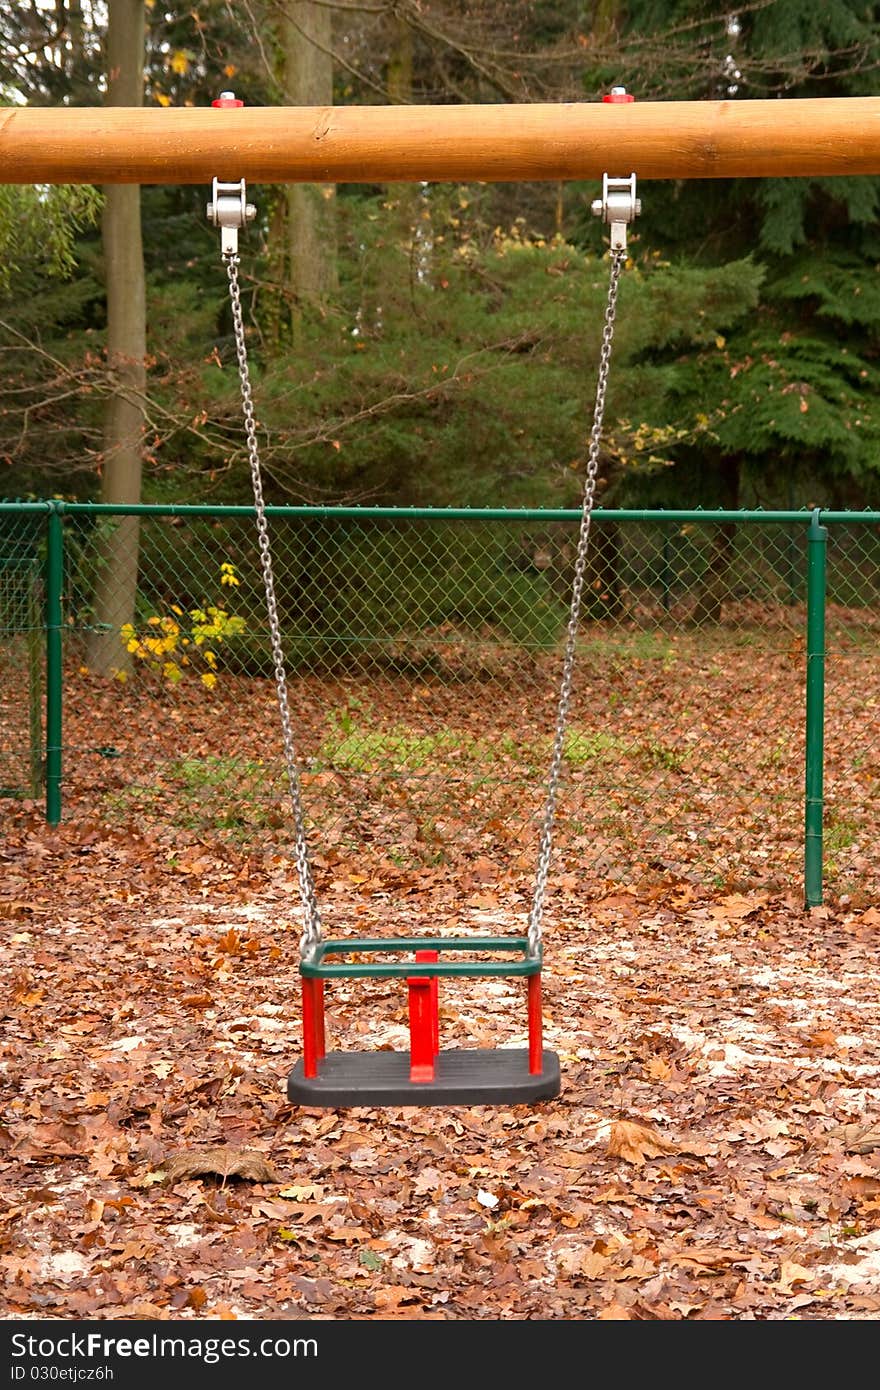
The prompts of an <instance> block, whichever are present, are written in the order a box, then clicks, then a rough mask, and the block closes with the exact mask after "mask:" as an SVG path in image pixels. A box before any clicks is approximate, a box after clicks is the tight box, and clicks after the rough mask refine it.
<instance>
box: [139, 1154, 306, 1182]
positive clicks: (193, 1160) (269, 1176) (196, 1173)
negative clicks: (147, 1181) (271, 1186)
mask: <svg viewBox="0 0 880 1390" xmlns="http://www.w3.org/2000/svg"><path fill="white" fill-rule="evenodd" d="M161 1167H162V1169H163V1170H164V1173H165V1185H166V1187H172V1186H173V1185H174V1184H175V1183H178V1182H185V1181H186V1180H187V1178H199V1177H211V1178H223V1180H224V1181H225V1180H226V1179H227V1178H243V1179H244V1180H245V1181H246V1182H270V1183H277V1182H280V1181H281V1179H280V1178H279V1176H278V1173H277V1171H276V1169H275V1168H274V1167H273V1165H272V1164H271V1163H270V1162H269V1160H268V1159H267V1158H265V1156H264V1155H263V1154H261V1153H254V1152H253V1151H252V1150H248V1149H234V1148H232V1147H231V1146H226V1145H222V1144H221V1145H218V1146H217V1147H216V1148H211V1149H202V1151H201V1152H200V1153H198V1152H188V1151H181V1152H179V1153H175V1154H172V1155H171V1156H170V1157H169V1158H167V1159H165V1160H164V1161H163V1163H162V1165H161Z"/></svg>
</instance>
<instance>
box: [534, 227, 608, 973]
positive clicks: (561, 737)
mask: <svg viewBox="0 0 880 1390" xmlns="http://www.w3.org/2000/svg"><path fill="white" fill-rule="evenodd" d="M625 262H626V251H625V250H623V251H612V252H611V279H610V281H609V285H608V302H607V304H606V306H605V324H604V327H603V329H602V348H601V351H600V353H599V378H598V382H597V384H596V405H595V408H594V410H593V427H592V429H591V430H590V446H589V451H588V454H587V477H586V481H585V483H584V500H583V509H582V511H581V526H580V533H579V536H578V546H577V555H576V558H575V565H574V581H573V583H572V590H571V611H570V614H569V619H568V632H567V633H566V637H565V654H564V656H563V658H562V679H561V681H560V686H559V704H558V706H557V712H556V733H555V735H554V739H553V752H552V755H551V757H550V771H549V773H548V775H547V798H546V801H545V802H544V816H543V819H542V822H541V840H540V847H539V850H538V868H537V872H536V875H535V890H534V897H533V898H532V907H531V911H530V913H529V933H528V937H529V955H530V956H537V955H538V954H539V952H540V949H541V927H542V923H543V920H544V900H545V898H546V896H547V880H548V878H549V876H550V857H551V854H552V852H553V824H554V821H555V820H556V801H557V796H558V792H559V779H560V776H561V773H562V755H563V751H564V748H565V731H566V726H567V724H568V711H569V706H570V705H571V690H572V681H573V678H574V658H575V649H576V646H577V634H578V626H579V624H580V617H581V604H582V602H583V595H584V579H585V577H586V568H587V551H588V548H589V543H590V522H591V520H592V516H593V503H594V500H595V496H596V478H597V476H598V473H599V449H600V446H601V443H602V422H603V420H604V417H605V397H606V395H607V393H608V371H609V368H610V366H611V348H612V345H613V342H614V320H615V315H616V313H617V290H618V286H619V283H620V272H621V270H622V269H623V266H624V264H625Z"/></svg>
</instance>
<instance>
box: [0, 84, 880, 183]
mask: <svg viewBox="0 0 880 1390" xmlns="http://www.w3.org/2000/svg"><path fill="white" fill-rule="evenodd" d="M606 171H607V172H610V173H612V174H628V173H630V172H631V171H635V173H637V174H638V175H639V177H640V178H641V179H719V178H786V177H794V176H798V177H810V176H814V177H818V176H824V175H828V174H880V97H826V98H811V99H809V100H790V101H785V100H776V101H720V102H713V101H670V102H651V101H646V102H638V101H636V102H633V103H632V104H631V105H626V104H621V105H611V104H603V103H601V102H592V103H578V104H555V105H549V104H534V105H497V106H332V107H278V106H271V107H270V106H264V107H243V108H241V109H234V110H228V109H227V110H221V109H217V110H215V109H212V108H195V107H187V108H182V109H171V108H168V109H159V108H157V109H155V110H153V109H148V110H139V109H134V108H131V109H120V108H115V109H114V108H107V107H100V106H95V107H77V108H67V107H65V108H61V109H47V108H40V107H11V108H5V109H3V110H2V111H0V182H3V183H204V184H209V183H210V182H211V179H212V178H213V177H214V176H215V175H217V176H218V177H220V178H224V179H236V178H247V179H249V180H253V181H256V182H260V183H311V182H321V183H386V182H398V183H399V182H413V181H417V180H420V179H426V180H429V181H431V182H455V181H459V180H460V181H462V182H469V181H470V182H478V181H483V182H487V183H492V182H503V181H518V180H531V179H595V178H598V177H599V176H600V175H601V174H602V173H603V172H606Z"/></svg>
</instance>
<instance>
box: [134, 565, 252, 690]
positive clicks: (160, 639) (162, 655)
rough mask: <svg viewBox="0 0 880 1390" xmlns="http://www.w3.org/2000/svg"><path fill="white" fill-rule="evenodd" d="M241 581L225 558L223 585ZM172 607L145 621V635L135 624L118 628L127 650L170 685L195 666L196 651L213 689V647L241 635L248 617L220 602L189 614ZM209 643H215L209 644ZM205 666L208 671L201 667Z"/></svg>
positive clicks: (208, 685)
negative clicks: (234, 612)
mask: <svg viewBox="0 0 880 1390" xmlns="http://www.w3.org/2000/svg"><path fill="white" fill-rule="evenodd" d="M240 583H241V581H240V580H239V578H238V576H237V574H236V572H235V566H234V565H233V564H230V562H229V561H228V560H224V562H223V563H222V564H221V566H220V584H221V586H224V587H226V588H237V587H239V585H240ZM170 607H171V612H170V613H165V614H160V613H153V614H151V615H150V617H149V618H147V621H146V627H147V629H148V631H147V632H144V633H143V634H141V633H139V632H138V631H137V629H136V628H135V626H134V624H133V623H124V624H123V625H122V627H121V628H120V629H119V636H120V638H121V640H122V642H123V643H124V644H125V650H126V651H127V652H128V653H129V655H130V656H133V657H135V658H136V659H137V660H138V661H140V662H143V663H144V665H146V666H147V667H148V668H149V669H150V670H151V671H153V672H155V674H156V675H158V676H161V677H162V679H163V680H164V681H165V682H167V683H168V684H169V685H177V684H178V683H179V682H180V681H182V680H183V678H184V675H185V670H184V668H185V667H188V668H190V669H192V667H193V659H194V658H195V657H196V653H197V656H198V660H197V661H196V669H198V674H199V677H200V679H201V683H202V685H203V686H204V688H205V689H206V690H213V689H214V686H215V685H216V684H217V674H216V668H217V653H216V651H214V649H213V647H214V646H219V645H221V644H222V643H223V642H225V641H227V640H228V639H229V638H230V637H237V636H240V634H241V633H242V632H244V631H245V628H246V626H247V625H246V622H245V619H244V618H239V617H236V616H234V615H233V614H230V613H229V612H228V611H227V610H226V609H225V608H221V607H219V606H218V605H217V604H207V605H206V606H205V607H204V608H192V609H190V611H189V614H185V613H184V612H183V609H182V608H180V607H178V605H177V604H171V605H170ZM187 618H188V619H189V621H188V622H187ZM208 643H212V644H213V646H208V645H206V644H208ZM194 649H195V650H194ZM202 666H204V667H207V670H204V669H199V668H200V667H202ZM124 678H125V677H124V675H120V676H119V679H124Z"/></svg>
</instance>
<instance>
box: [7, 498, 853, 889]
mask: <svg viewBox="0 0 880 1390" xmlns="http://www.w3.org/2000/svg"><path fill="white" fill-rule="evenodd" d="M61 511H62V514H63V528H61V527H60V526H59V534H61V537H62V539H61V542H60V543H62V544H63V548H64V583H63V605H62V611H63V617H62V631H63V636H64V738H63V777H64V781H63V789H64V804H65V807H66V814H68V815H83V814H86V813H88V814H89V815H92V816H95V815H97V816H99V817H101V818H103V819H108V818H109V819H110V820H116V821H118V822H120V823H125V822H129V823H138V824H144V823H146V822H149V823H151V824H152V825H153V827H154V829H155V831H156V833H158V834H160V835H161V836H162V837H164V838H166V839H167V840H168V842H169V844H171V843H173V844H176V845H179V844H181V843H183V842H185V841H187V840H188V839H189V840H192V839H193V838H195V839H197V840H202V841H204V840H205V839H210V840H212V841H217V840H220V841H222V840H226V841H228V842H232V843H235V844H236V845H239V846H244V847H246V846H249V845H254V846H256V845H260V844H266V845H268V844H271V843H274V842H278V843H284V842H285V840H286V837H287V836H288V833H289V829H290V817H289V812H288V807H287V803H286V798H285V783H284V778H283V759H282V756H281V748H280V738H279V732H278V720H277V714H276V708H275V693H274V685H273V682H272V679H271V664H270V652H269V641H268V633H267V630H266V620H265V614H264V608H263V591H262V583H261V576H260V571H259V562H258V557H257V551H256V546H255V540H254V529H253V515H252V512H251V511H250V510H249V509H246V508H226V509H214V510H211V509H206V508H195V507H193V508H188V507H184V508H176V509H175V508H170V507H169V508H164V509H163V508H142V509H140V514H139V515H138V516H137V517H132V516H131V515H129V516H126V517H124V518H121V517H120V516H119V515H115V514H113V512H112V509H107V508H99V507H89V506H86V505H79V506H70V507H67V508H62V509H61ZM821 520H822V523H823V526H822V527H819V526H818V524H817V522H816V519H815V518H813V524H812V526H811V524H810V523H811V517H810V515H809V514H799V513H712V514H709V513H706V514H701V513H694V512H687V513H686V512H678V513H673V512H665V513H650V512H640V513H633V512H610V511H605V512H599V513H597V515H596V518H595V523H594V530H593V537H592V552H591V569H590V573H589V577H588V594H589V599H588V602H587V604H586V611H585V614H584V621H583V626H582V629H581V636H580V641H579V656H578V672H577V677H576V692H575V698H574V702H573V706H572V715H571V723H570V728H569V733H568V738H567V742H566V750H565V763H566V770H565V778H564V788H563V794H562V799H561V803H560V815H559V837H558V844H559V860H560V862H561V864H562V865H563V867H564V869H565V871H567V872H574V873H579V872H590V873H597V872H598V873H600V874H602V875H603V876H606V877H609V878H616V879H620V880H628V879H632V878H634V877H644V876H645V875H654V876H658V875H659V876H661V877H662V876H663V875H664V874H665V875H667V876H669V875H672V876H675V877H677V878H680V879H683V880H688V879H693V880H700V881H703V882H705V881H709V882H715V883H717V884H718V885H719V886H727V887H729V888H730V889H731V890H732V891H736V890H737V889H738V888H740V887H746V886H754V885H755V884H760V885H767V886H783V885H785V886H788V887H792V886H794V885H796V884H797V883H798V882H799V880H800V873H801V869H800V865H801V862H802V859H803V854H804V768H805V759H806V756H807V718H806V714H805V673H806V671H807V669H808V665H809V662H813V663H816V662H819V663H821V661H822V658H823V650H824V646H825V645H827V652H828V662H827V681H825V683H824V686H825V689H826V691H827V719H826V737H825V753H824V763H823V759H822V750H821V729H822V710H821V695H822V692H823V682H822V680H821V670H820V669H819V667H817V666H816V665H814V666H813V667H812V669H813V671H814V674H815V673H816V672H817V671H818V673H819V676H820V679H819V682H818V684H816V682H815V681H814V685H813V697H812V699H813V709H812V712H811V716H810V717H811V720H812V725H811V732H810V740H811V745H812V752H813V755H814V756H813V762H814V768H813V786H812V799H813V801H814V803H817V804H818V815H819V817H820V820H819V833H820V835H821V796H822V785H821V779H822V771H823V767H824V771H825V775H826V783H827V785H826V807H825V855H826V860H825V863H826V878H827V880H830V881H833V883H834V885H835V887H837V888H838V889H840V890H841V891H843V890H844V889H846V890H847V891H851V892H857V891H867V890H868V886H869V884H873V882H874V881H875V879H876V876H877V875H876V859H877V856H876V854H875V851H874V848H873V846H874V843H875V840H876V836H875V834H874V829H875V827H874V824H873V814H874V812H873V806H874V803H875V801H876V795H875V793H876V787H877V780H878V776H880V763H878V760H880V738H878V733H880V728H878V719H880V703H878V699H880V697H878V694H877V678H876V674H875V667H876V662H875V655H874V646H875V640H876V631H877V626H878V622H880V516H875V515H873V514H871V515H870V516H869V515H865V516H861V515H853V516H848V515H845V514H835V515H832V514H827V513H826V514H823V516H822V518H821ZM7 521H8V517H7ZM577 521H578V518H577V516H576V514H574V513H569V512H546V511H545V512H506V511H491V512H490V511H481V512H476V511H475V512H467V511H454V510H447V511H442V512H438V511H433V512H419V511H414V510H413V511H405V510H398V511H390V510H382V509H344V508H343V509H320V508H312V509H307V508H286V509H285V508H276V509H272V514H271V531H272V540H273V548H274V554H275V569H276V582H277V586H278V591H279V604H280V609H281V618H282V625H283V629H284V644H285V649H286V653H287V660H288V666H289V671H290V677H291V703H292V710H293V715H294V723H295V728H296V733H297V743H298V752H299V755H300V760H301V766H302V769H303V784H304V793H305V799H306V806H307V812H308V815H309V818H310V822H311V831H312V839H313V843H314V845H315V847H316V849H317V851H318V853H319V854H320V855H322V856H323V857H324V858H325V859H327V858H329V859H330V861H331V862H332V861H333V860H334V859H338V860H339V861H340V862H342V861H344V862H345V863H346V864H347V865H349V866H350V865H351V864H352V862H354V861H355V860H359V862H360V863H361V864H362V866H363V872H364V873H367V874H369V872H370V869H371V866H372V865H375V864H376V863H377V862H378V861H379V860H384V861H389V860H390V861H392V862H393V863H395V864H396V865H398V866H399V867H400V870H401V872H402V873H405V872H406V870H407V869H408V868H409V867H411V866H413V865H415V864H420V865H431V864H434V865H437V866H438V868H439V867H442V868H443V871H444V872H446V871H449V870H457V869H461V870H462V871H463V872H464V871H465V870H466V871H467V872H468V873H469V874H470V875H471V876H472V877H473V875H474V873H476V880H475V881H479V874H480V870H479V868H477V869H476V870H475V869H474V865H475V864H476V865H479V863H480V861H481V859H483V860H486V859H487V860H489V861H490V862H491V863H492V864H507V865H514V866H516V867H522V868H526V867H528V866H529V865H530V864H531V863H532V862H533V859H534V856H535V854H536V849H537V824H538V819H539V815H540V810H541V805H542V798H543V791H544V778H545V774H546V768H547V763H548V760H549V755H550V747H551V739H552V732H553V727H554V718H555V702H556V698H557V685H558V677H559V659H560V648H561V642H562V638H563V635H564V628H565V622H566V616H567V606H568V597H569V589H570V583H571V574H572V564H573V558H574V547H575V543H576V535H577ZM29 524H32V523H30V522H29ZM826 525H827V530H828V537H829V538H828V540H827V543H826V540H825V527H826ZM40 544H43V540H42V537H41V539H40ZM811 545H812V546H814V547H815V553H814V558H815V555H819V561H818V562H817V563H818V567H816V566H814V574H815V576H818V580H819V581H821V582H814V583H813V585H812V589H811V595H812V599H811V602H812V605H813V609H814V613H813V627H812V637H809V635H808V624H807V591H808V583H807V571H808V560H807V554H808V551H809V550H810V547H811ZM826 551H827V567H826V563H825V557H826ZM826 569H827V590H828V602H827V609H826V608H825V605H824V602H823V596H822V592H821V590H822V587H823V584H824V582H825V578H826ZM135 580H136V588H134V584H135ZM129 589H130V590H131V593H130V594H129V592H128V590H129ZM16 592H18V591H17V590H16ZM35 592H38V590H36V589H35ZM817 606H818V609H819V612H818V626H817V616H816V611H815V610H816V609H817ZM29 630H30V629H29ZM823 631H824V641H823ZM817 634H818V637H817ZM810 643H812V650H811V651H808V646H809V645H810ZM2 647H3V660H4V663H5V666H6V668H7V670H9V669H10V668H11V669H12V670H13V672H14V673H15V674H14V675H13V677H12V678H11V679H7V680H6V682H5V683H4V688H5V691H6V698H5V704H4V709H3V725H2V731H0V740H2V745H3V750H4V751H3V756H4V757H8V758H11V759H13V760H16V759H17V765H20V766H22V767H23V768H25V769H28V768H31V767H32V766H33V763H32V761H31V753H30V748H31V744H30V742H29V739H28V736H27V735H26V731H27V730H28V729H29V728H30V729H32V728H33V724H32V719H31V715H30V714H29V713H28V710H29V708H30V707H29V705H28V699H29V694H28V692H29V691H30V690H31V689H32V688H33V685H32V680H31V677H30V676H29V675H28V674H27V672H28V670H30V669H31V668H30V667H29V666H28V662H29V661H30V660H31V658H29V657H28V655H27V650H28V648H27V638H26V635H25V634H21V635H19V634H18V633H17V632H16V631H15V630H14V625H13V628H10V626H8V625H7V626H5V627H4V632H3V641H2ZM817 692H818V694H817ZM817 699H818V702H819V703H818V704H817ZM29 719H30V720H31V723H30V724H29ZM816 756H818V759H819V761H818V764H816ZM50 761H51V760H50ZM817 767H818V780H817V772H816V769H817ZM4 780H6V781H8V782H12V781H13V780H14V779H12V778H10V777H8V776H7V777H6V778H5V779H4ZM20 780H22V779H20ZM23 781H24V782H26V781H27V778H26V777H25V778H24V779H23ZM817 792H818V797H817V795H816V794H817ZM814 824H815V807H814ZM819 853H820V854H821V840H820V843H819ZM817 864H818V861H817V860H816V859H815V855H814V866H813V874H814V878H815V875H816V873H817ZM487 872H488V871H487ZM808 873H809V870H808ZM816 892H817V889H816V884H815V882H814V885H813V898H814V899H815V897H816Z"/></svg>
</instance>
